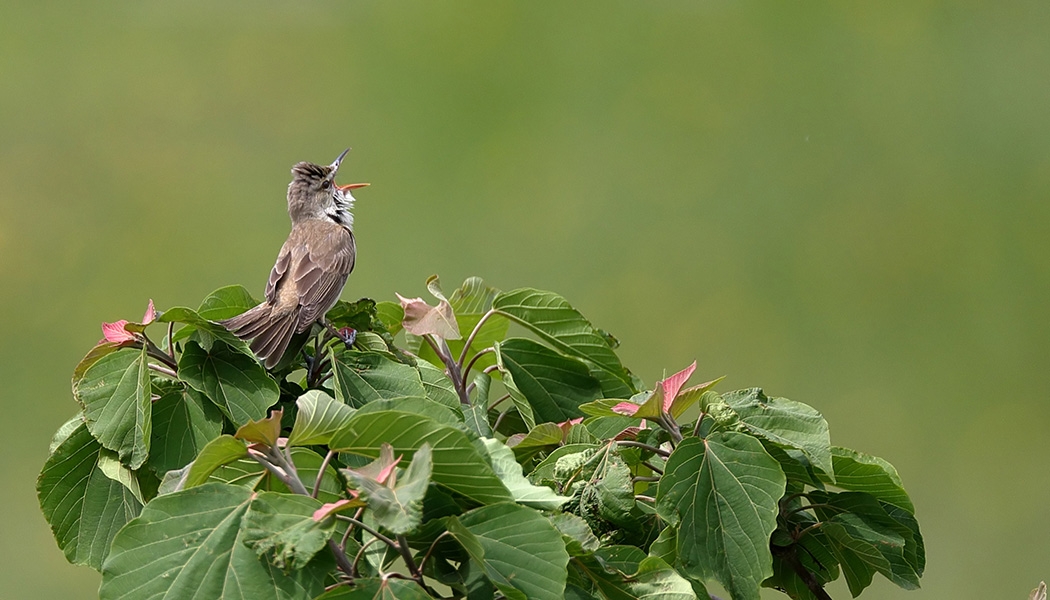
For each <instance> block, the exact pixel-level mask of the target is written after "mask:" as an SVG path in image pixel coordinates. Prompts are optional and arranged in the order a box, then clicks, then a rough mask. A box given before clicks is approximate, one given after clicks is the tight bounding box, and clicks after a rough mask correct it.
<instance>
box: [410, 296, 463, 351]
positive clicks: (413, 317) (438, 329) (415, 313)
mask: <svg viewBox="0 0 1050 600" xmlns="http://www.w3.org/2000/svg"><path fill="white" fill-rule="evenodd" d="M396 295H397V299H398V300H400V301H401V308H402V309H403V310H404V311H405V318H404V320H403V321H402V326H404V328H405V331H407V332H409V333H411V334H414V335H427V334H431V335H435V336H437V337H440V338H444V339H446V340H458V339H460V338H462V337H463V336H462V335H460V333H459V325H458V324H457V323H456V315H455V314H453V312H452V305H451V304H449V303H448V300H441V301H440V302H438V305H437V306H430V305H429V304H427V303H426V302H423V299H422V298H405V297H403V296H402V295H401V294H396Z"/></svg>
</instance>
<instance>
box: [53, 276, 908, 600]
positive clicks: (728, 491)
mask: <svg viewBox="0 0 1050 600" xmlns="http://www.w3.org/2000/svg"><path fill="white" fill-rule="evenodd" d="M428 288H429V289H430V291H431V293H432V294H433V295H434V296H435V298H436V299H437V302H436V305H434V306H431V305H428V304H426V303H425V302H424V301H423V300H421V299H419V298H416V299H406V298H400V297H399V298H400V303H393V302H379V303H376V302H374V301H372V300H369V299H362V300H360V301H358V302H355V303H345V302H341V303H339V304H338V305H337V306H336V307H335V308H334V309H333V310H332V311H330V312H329V313H328V319H329V321H330V323H331V325H332V326H333V327H334V328H352V329H353V330H355V331H356V332H357V335H356V341H355V342H354V343H353V345H352V346H350V345H348V344H347V342H348V341H349V340H348V339H344V338H343V336H338V337H337V336H335V335H333V334H332V333H331V330H330V329H326V328H323V327H321V326H320V325H317V326H315V328H314V331H312V332H307V334H305V335H303V336H302V337H301V339H299V340H298V341H297V342H296V343H295V344H293V348H292V350H291V351H290V352H289V353H288V354H287V355H286V356H285V357H284V359H283V360H282V363H281V364H279V365H278V366H277V367H275V368H274V369H272V370H271V371H267V370H265V369H264V368H263V367H262V366H261V365H260V364H259V362H258V361H257V360H256V359H255V358H254V357H253V356H252V354H251V352H250V350H249V349H248V348H247V347H246V346H245V344H244V343H243V342H242V341H240V340H238V339H237V338H235V337H233V336H232V335H230V334H229V333H228V332H227V331H226V330H225V329H223V328H222V327H221V326H220V325H218V324H216V323H215V321H216V320H220V319H225V318H228V317H231V316H234V315H236V314H239V313H241V312H243V311H244V310H246V309H248V308H249V307H251V306H254V305H255V303H256V301H255V300H254V299H253V298H252V297H251V296H250V294H249V293H248V292H247V291H246V290H244V289H243V288H241V287H239V286H233V287H227V288H222V289H220V290H217V291H216V292H214V293H213V294H211V295H210V296H208V297H207V298H206V299H205V300H204V302H203V303H202V304H201V305H200V307H199V308H198V309H197V310H192V309H189V308H172V309H170V310H167V311H164V312H163V313H160V314H159V315H158V314H157V313H156V312H155V311H154V310H153V306H152V302H151V303H150V308H149V310H148V311H147V313H146V315H145V317H144V318H143V319H142V322H140V323H127V322H125V321H119V322H117V323H110V324H106V325H104V327H103V329H104V332H105V335H106V339H105V340H103V341H102V342H100V343H99V344H98V345H97V346H95V347H94V348H93V349H92V350H91V351H90V352H88V354H87V356H86V357H84V359H83V360H82V361H81V362H80V364H79V365H77V367H76V369H75V371H74V374H73V395H74V397H75V398H76V400H77V402H78V403H79V404H80V408H81V412H80V413H79V414H78V415H77V416H76V417H74V418H73V419H71V420H70V421H69V422H68V423H66V424H65V425H63V426H62V428H61V429H60V430H59V431H58V433H57V434H56V435H55V439H54V441H53V442H52V446H51V454H50V456H49V458H48V459H47V462H46V463H45V465H44V468H43V472H42V473H41V474H40V479H39V482H38V486H37V489H38V493H39V498H40V507H41V509H42V510H43V512H44V515H45V517H46V518H47V520H48V522H49V523H50V524H51V528H52V530H53V532H54V535H55V539H56V540H57V541H58V545H59V547H60V548H61V549H62V550H63V551H64V552H65V555H66V558H67V559H68V560H69V561H70V562H72V563H74V564H83V565H89V566H91V567H93V568H95V569H98V570H99V571H101V573H102V586H101V589H100V591H99V595H100V596H101V597H102V598H105V599H139V598H150V597H160V596H163V597H165V598H191V597H192V598H220V597H221V598H227V599H236V598H243V599H251V600H260V599H267V598H273V599H300V598H301V599H312V598H324V599H325V600H336V599H340V600H348V599H356V598H378V597H383V598H401V599H416V598H439V597H445V598H448V597H454V598H464V597H469V598H493V597H504V598H511V599H524V598H528V599H541V600H543V599H551V600H554V599H559V598H573V599H584V598H609V599H612V598H616V599H620V598H656V597H657V596H659V597H660V598H661V599H664V600H666V599H683V600H684V599H694V598H705V597H706V596H707V591H706V589H705V587H704V586H705V584H706V583H709V582H714V581H717V582H718V583H720V584H721V585H722V586H723V587H724V588H725V589H727V590H728V591H729V593H730V594H731V595H732V597H733V598H735V599H754V598H758V597H759V589H760V587H762V586H765V587H771V588H776V589H779V590H782V591H784V592H786V593H787V594H788V595H789V596H791V597H792V598H827V597H828V596H827V594H826V593H825V592H824V590H823V586H824V585H825V584H827V583H828V582H830V581H833V580H835V579H837V578H838V577H839V575H840V573H841V574H842V575H843V576H844V577H845V578H846V582H847V583H848V585H849V588H850V591H851V592H852V593H853V594H854V595H857V594H859V593H860V592H861V591H862V590H863V589H864V588H865V587H866V586H868V585H869V584H870V583H871V581H872V577H873V575H874V574H875V573H880V574H882V575H883V576H885V577H887V578H889V579H890V580H891V581H893V582H894V583H896V584H897V585H899V586H901V587H904V588H915V587H918V585H919V577H920V576H921V574H922V571H923V565H924V561H925V557H924V550H923V543H922V537H921V535H920V534H919V527H918V524H917V522H916V520H915V517H914V516H913V514H914V507H913V506H912V503H911V501H910V500H909V498H908V494H907V493H906V492H905V491H904V488H903V487H902V486H901V482H900V479H899V478H898V476H897V473H896V471H895V470H894V469H893V467H892V466H890V465H889V464H888V463H887V462H885V461H883V460H881V459H879V458H876V457H873V456H868V455H866V454H863V453H860V452H856V451H853V450H848V449H845V448H839V447H836V446H832V445H831V443H830V438H829V435H828V426H827V423H826V422H825V420H824V418H823V417H822V416H821V415H820V413H818V412H817V411H816V410H814V409H813V408H811V407H809V406H807V405H805V404H802V403H799V402H794V401H791V400H788V399H786V398H776V397H769V396H767V395H765V394H764V393H763V391H762V390H761V389H758V388H752V389H746V390H740V391H736V392H729V393H724V394H719V393H717V392H715V391H713V389H712V388H713V387H714V386H715V384H716V383H718V380H715V381H709V382H707V383H702V384H699V385H693V386H687V383H686V381H687V380H688V379H689V378H690V376H691V375H692V373H693V370H694V369H695V366H696V365H695V363H694V364H693V365H691V366H689V367H688V368H686V369H684V370H682V371H680V372H678V373H675V374H674V375H671V376H670V377H667V378H665V379H663V380H661V381H659V382H657V383H656V384H655V385H654V386H652V388H651V389H650V388H649V387H648V386H646V385H644V384H643V383H642V381H641V380H640V379H639V378H637V377H636V376H635V375H633V374H632V373H630V372H629V371H628V370H627V369H625V368H624V367H623V365H622V364H621V363H620V360H619V358H618V357H617V355H616V353H615V352H614V349H615V347H616V345H617V342H616V340H615V339H614V338H613V337H612V336H610V335H609V334H607V333H605V332H603V331H601V330H599V329H596V328H594V327H593V326H592V325H591V324H590V323H589V322H588V321H587V320H586V319H585V318H584V317H583V316H582V315H581V314H580V313H579V312H577V311H576V310H575V309H574V308H573V307H572V306H571V305H570V304H569V303H568V302H566V301H565V299H563V298H562V297H561V296H558V295H557V294H554V293H551V292H543V291H538V290H533V289H519V290H514V291H511V292H504V293H500V292H499V291H497V290H495V289H492V288H490V287H488V286H486V285H485V284H484V283H483V282H482V281H481V280H480V279H478V278H471V279H468V280H467V281H466V282H465V283H464V284H463V286H462V287H460V288H459V289H457V290H456V291H455V292H454V293H452V294H451V295H450V296H448V297H447V298H446V297H445V296H444V295H443V293H442V291H441V289H440V287H439V285H438V281H437V279H436V278H431V280H429V281H428ZM165 325H166V327H165ZM512 327H513V333H515V334H516V335H515V336H513V337H511V336H510V335H511V333H512V329H511V328H512ZM147 329H150V330H151V331H153V330H159V331H160V332H161V333H160V335H159V336H157V335H155V336H154V337H156V338H158V339H163V342H161V345H160V346H158V345H157V344H155V343H154V342H153V341H152V338H151V337H149V336H147V334H146V331H147ZM402 330H403V331H404V337H403V340H404V341H403V342H396V343H395V336H398V339H401V337H400V336H399V335H398V334H399V333H400V332H401V331H402ZM342 331H343V332H344V333H349V331H348V330H347V329H343V330H342ZM346 337H347V338H348V337H349V336H346Z"/></svg>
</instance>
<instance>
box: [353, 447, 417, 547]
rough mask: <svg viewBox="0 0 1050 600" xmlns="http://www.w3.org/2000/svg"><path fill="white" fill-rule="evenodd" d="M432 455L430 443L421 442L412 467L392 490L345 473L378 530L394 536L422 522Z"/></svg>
mask: <svg viewBox="0 0 1050 600" xmlns="http://www.w3.org/2000/svg"><path fill="white" fill-rule="evenodd" d="M432 469H433V454H432V452H431V449H430V444H426V443H424V444H423V445H422V446H420V447H419V450H416V453H415V454H414V455H413V456H412V464H410V465H409V466H408V468H407V469H406V470H405V472H404V473H403V474H402V475H401V477H399V478H398V480H397V484H396V485H395V486H394V487H393V488H391V487H389V486H387V485H384V484H382V483H379V482H378V481H376V480H375V479H372V478H370V477H366V476H364V475H361V474H359V473H356V472H354V471H350V470H347V471H345V472H346V474H347V475H348V476H349V477H350V479H351V480H352V481H353V482H354V484H355V485H356V486H357V489H359V490H361V491H362V492H364V495H365V501H366V502H368V507H369V508H370V509H371V510H372V516H373V517H374V518H375V522H376V524H377V525H379V526H380V527H382V528H384V529H386V530H388V531H391V532H393V533H396V534H404V533H408V532H409V531H412V530H413V529H415V528H416V527H418V526H419V524H420V523H421V522H422V520H423V496H424V495H425V494H426V492H427V486H428V485H430V475H431V471H432Z"/></svg>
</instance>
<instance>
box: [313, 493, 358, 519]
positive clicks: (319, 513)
mask: <svg viewBox="0 0 1050 600" xmlns="http://www.w3.org/2000/svg"><path fill="white" fill-rule="evenodd" d="M350 502H351V501H350V500H347V499H345V498H344V499H342V500H339V501H338V502H328V503H327V504H325V505H324V506H322V507H321V508H319V509H317V510H315V511H314V521H318V522H320V521H324V520H325V519H327V518H328V517H329V515H332V514H333V513H337V512H339V510H340V509H342V508H345V507H346V506H348V505H349V504H350Z"/></svg>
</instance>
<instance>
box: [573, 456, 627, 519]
mask: <svg viewBox="0 0 1050 600" xmlns="http://www.w3.org/2000/svg"><path fill="white" fill-rule="evenodd" d="M562 466H568V464H565V465H562ZM580 467H581V471H580V472H581V473H582V474H581V475H580V476H579V477H578V478H577V480H576V482H575V483H574V484H573V486H572V487H571V488H570V491H578V492H579V495H580V496H579V497H580V512H581V513H582V516H583V517H585V518H588V517H591V518H593V517H597V518H599V519H602V520H605V521H608V522H610V523H615V524H617V525H620V526H622V527H636V526H637V522H638V519H637V515H636V514H635V510H634V509H635V501H634V485H633V484H632V482H631V469H630V468H629V467H628V466H627V463H625V462H624V460H623V457H621V456H620V455H619V453H617V451H616V444H613V443H610V444H606V445H605V446H604V447H602V448H601V449H600V450H599V452H598V456H597V457H596V458H595V459H594V460H588V462H587V463H586V464H582V465H580Z"/></svg>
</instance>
